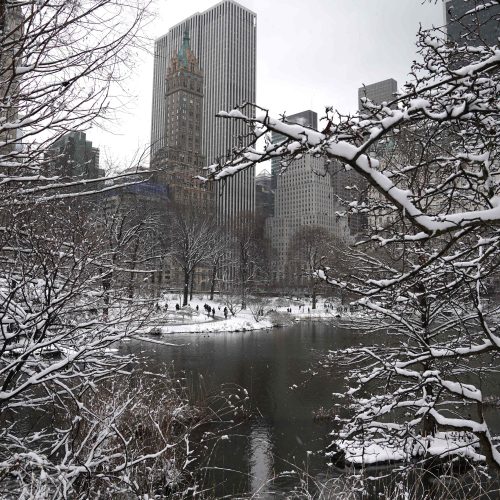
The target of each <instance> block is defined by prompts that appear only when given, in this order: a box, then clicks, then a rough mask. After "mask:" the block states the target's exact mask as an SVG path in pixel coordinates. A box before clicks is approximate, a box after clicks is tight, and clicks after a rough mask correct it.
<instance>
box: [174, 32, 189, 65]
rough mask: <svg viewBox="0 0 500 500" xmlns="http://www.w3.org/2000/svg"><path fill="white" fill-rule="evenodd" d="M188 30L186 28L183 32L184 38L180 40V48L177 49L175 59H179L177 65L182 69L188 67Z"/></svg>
mask: <svg viewBox="0 0 500 500" xmlns="http://www.w3.org/2000/svg"><path fill="white" fill-rule="evenodd" d="M190 41H191V40H190V38H189V30H188V29H187V28H186V29H185V30H184V36H183V38H182V46H181V48H180V49H179V53H178V54H177V57H178V58H179V63H180V64H181V66H182V67H183V68H187V65H188V59H187V51H188V50H189V48H190V47H189V42H190Z"/></svg>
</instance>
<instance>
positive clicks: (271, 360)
mask: <svg viewBox="0 0 500 500" xmlns="http://www.w3.org/2000/svg"><path fill="white" fill-rule="evenodd" d="M161 340H162V341H164V342H172V343H176V344H185V345H183V346H182V347H174V346H164V345H158V344H153V343H149V342H140V341H131V342H128V343H126V344H124V345H123V349H124V350H126V351H128V352H132V353H134V354H139V353H141V354H142V356H143V357H144V358H145V360H146V363H147V364H148V365H149V366H150V368H151V369H152V370H159V369H162V366H163V365H164V364H165V363H167V364H170V363H173V365H174V369H175V371H176V372H177V371H179V372H185V374H186V376H187V379H188V383H190V384H192V385H193V387H196V386H197V384H198V383H199V381H200V376H201V377H202V378H201V379H202V380H203V383H204V385H205V386H207V387H213V388H217V387H219V386H220V385H221V384H227V383H229V384H237V385H239V386H241V387H243V388H245V389H247V390H248V393H249V395H250V400H251V404H252V407H253V408H254V414H255V417H253V418H251V419H249V420H245V421H244V422H243V423H242V424H241V425H240V426H239V427H237V429H236V430H235V431H234V433H232V434H231V435H230V436H229V439H228V440H219V442H218V444H217V445H216V447H215V451H214V454H213V455H212V457H211V459H210V465H211V466H212V467H213V470H212V472H211V473H210V476H209V477H210V481H209V482H210V486H215V485H216V486H215V491H216V495H217V497H218V498H221V497H224V496H226V497H227V498H238V497H239V496H241V495H247V496H250V495H252V494H254V496H253V498H266V499H267V498H284V497H286V492H289V491H291V490H292V489H293V488H299V489H300V488H304V490H305V489H308V490H309V491H314V490H315V487H314V484H317V485H320V486H321V484H324V483H325V482H326V481H327V480H328V479H330V478H332V477H334V476H336V475H337V473H336V472H335V470H333V469H331V468H329V467H328V465H327V460H326V459H325V456H324V454H323V450H324V449H325V448H326V446H327V445H328V444H329V442H330V439H329V436H328V434H329V432H330V431H331V429H332V423H331V422H325V421H319V422H318V421H315V420H314V418H313V412H314V411H315V410H318V408H320V407H324V408H327V409H329V408H332V407H334V408H335V410H334V411H335V413H336V414H338V415H340V416H343V415H344V414H345V413H344V412H345V408H343V406H342V405H341V400H339V399H338V398H336V397H335V396H334V395H333V394H334V393H339V392H343V391H344V390H345V388H346V385H345V380H344V377H345V375H346V373H345V370H346V369H347V368H346V367H333V369H330V375H325V374H324V373H323V374H322V375H321V374H319V375H315V376H311V374H310V372H309V371H310V369H311V368H312V369H313V370H314V369H316V370H317V362H318V360H319V359H320V357H321V356H322V355H323V354H324V353H325V352H326V351H328V350H329V349H338V348H343V347H349V346H353V345H358V344H365V345H366V344H373V343H377V341H378V340H379V339H377V338H374V337H373V335H370V334H367V333H366V332H365V333H363V334H361V333H358V332H357V331H356V330H355V329H354V328H353V329H348V328H341V327H338V326H334V325H331V324H328V323H321V322H302V323H298V324H296V325H294V326H291V327H287V328H282V329H273V330H266V331H256V332H235V333H218V334H174V335H168V336H163V337H161ZM384 341H387V338H385V339H384ZM493 378H494V379H496V380H495V382H497V384H496V385H497V386H499V387H500V384H498V382H499V381H500V380H499V377H498V375H496V376H493ZM490 382H493V380H491V379H490ZM334 405H336V406H334ZM488 413H490V415H487V417H489V418H487V420H489V421H490V423H492V424H494V425H492V427H493V431H494V432H499V431H500V418H499V415H498V408H491V409H490V410H489V411H488ZM293 470H301V471H302V473H301V474H300V475H297V474H291V475H289V476H286V477H282V478H280V479H279V480H277V481H276V480H273V478H275V477H276V476H277V475H278V474H280V473H283V472H284V471H293ZM337 486H338V487H339V488H341V489H342V488H344V486H343V485H342V484H338V485H337ZM296 498H303V496H302V495H300V493H298V495H297V496H296ZM332 498H335V495H334V494H333V496H332Z"/></svg>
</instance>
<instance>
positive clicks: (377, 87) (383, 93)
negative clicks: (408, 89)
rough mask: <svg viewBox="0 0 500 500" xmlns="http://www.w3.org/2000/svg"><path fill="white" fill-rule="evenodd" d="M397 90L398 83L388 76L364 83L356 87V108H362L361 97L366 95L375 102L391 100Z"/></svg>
mask: <svg viewBox="0 0 500 500" xmlns="http://www.w3.org/2000/svg"><path fill="white" fill-rule="evenodd" d="M397 91H398V83H397V82H396V80H394V78H388V79H387V80H382V81H380V82H376V83H371V84H370V85H364V86H363V87H360V88H359V89H358V108H359V110H360V111H361V110H362V109H363V102H362V100H361V98H363V97H366V98H368V99H370V101H373V102H374V103H376V104H381V103H383V102H389V101H392V100H393V99H394V98H395V94H396V92H397Z"/></svg>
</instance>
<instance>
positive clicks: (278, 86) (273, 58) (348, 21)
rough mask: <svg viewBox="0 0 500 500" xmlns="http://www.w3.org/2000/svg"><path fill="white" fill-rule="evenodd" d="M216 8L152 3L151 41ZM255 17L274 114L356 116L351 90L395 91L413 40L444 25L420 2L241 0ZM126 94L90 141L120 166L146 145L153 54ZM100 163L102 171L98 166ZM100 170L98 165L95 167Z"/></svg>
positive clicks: (260, 77) (203, 2)
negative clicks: (388, 83) (382, 83)
mask: <svg viewBox="0 0 500 500" xmlns="http://www.w3.org/2000/svg"><path fill="white" fill-rule="evenodd" d="M216 3H217V1H215V0H156V4H155V6H154V7H155V10H156V19H155V21H154V22H153V23H152V24H151V25H150V26H149V27H148V29H147V35H148V36H149V37H151V39H152V40H153V39H155V38H157V37H159V36H161V35H162V34H164V33H166V32H167V31H168V29H169V27H170V26H173V25H175V24H177V23H178V22H180V21H182V20H183V19H185V18H186V17H189V16H190V15H192V14H194V13H195V12H201V11H204V10H206V9H207V8H209V7H211V6H212V5H215V4H216ZM240 3H241V4H242V5H244V6H246V7H247V8H249V9H251V10H253V11H254V12H255V13H256V14H257V103H258V104H260V105H261V106H264V107H268V108H270V109H271V111H272V112H273V113H275V114H279V113H282V112H286V113H287V114H291V113H296V112H299V111H303V110H305V109H312V110H314V111H316V112H318V113H319V114H320V116H321V113H322V111H323V110H324V108H325V106H334V107H335V108H336V109H339V110H341V111H354V110H355V109H356V106H357V89H358V87H360V86H361V85H362V84H369V83H373V82H376V81H379V80H384V79H386V78H395V79H396V80H397V82H398V85H401V84H402V83H403V82H404V81H405V80H406V76H407V74H408V71H409V68H410V65H411V62H412V60H413V59H414V58H415V56H416V51H415V35H416V32H417V30H418V27H419V24H422V25H423V26H424V27H431V26H432V25H435V26H438V25H439V26H440V25H442V24H443V6H442V2H441V1H437V2H434V1H423V0H302V1H301V0H241V1H240ZM141 59H142V60H141V61H140V62H139V64H137V65H136V68H135V71H134V74H132V75H131V77H130V80H129V81H128V82H127V83H126V85H125V87H126V89H127V90H128V92H129V93H130V94H131V95H132V96H133V100H132V101H131V102H130V103H129V105H128V109H127V112H124V113H122V114H121V115H120V116H118V119H117V122H116V123H114V124H108V128H109V129H111V130H112V131H113V134H111V133H106V132H103V131H101V130H97V129H93V130H91V131H89V132H88V134H87V135H88V138H89V139H91V140H92V141H93V142H94V145H96V146H98V147H100V148H101V158H103V160H104V158H105V157H108V158H111V159H112V160H113V161H114V162H119V163H121V164H122V167H124V166H126V165H127V164H128V163H129V161H130V158H131V157H132V156H133V155H134V152H135V151H136V150H140V149H144V148H145V147H146V146H147V143H148V142H149V136H150V128H151V123H150V120H151V90H152V78H153V56H152V44H151V54H149V55H147V56H146V55H144V56H142V57H141ZM101 163H104V162H103V161H102V162H101ZM101 166H104V165H101Z"/></svg>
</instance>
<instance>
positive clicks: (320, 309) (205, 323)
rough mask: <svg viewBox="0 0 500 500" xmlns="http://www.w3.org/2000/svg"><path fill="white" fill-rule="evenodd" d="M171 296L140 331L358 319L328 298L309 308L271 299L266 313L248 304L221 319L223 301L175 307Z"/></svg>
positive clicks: (253, 328) (158, 332)
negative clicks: (148, 324)
mask: <svg viewBox="0 0 500 500" xmlns="http://www.w3.org/2000/svg"><path fill="white" fill-rule="evenodd" d="M175 298H176V297H170V298H169V297H167V298H166V299H165V300H162V301H159V303H158V309H159V311H158V312H157V314H155V315H154V317H153V321H152V325H151V326H149V327H147V328H145V329H144V330H143V331H142V333H144V334H149V335H171V334H176V333H228V332H235V333H236V332H247V331H256V330H270V329H272V328H281V327H284V326H289V325H292V324H294V323H297V322H301V321H325V322H332V323H333V322H337V321H346V320H347V321H352V320H356V319H360V315H359V313H344V314H342V316H339V314H338V312H337V305H336V304H332V303H331V301H321V303H318V306H317V308H316V309H312V308H311V305H310V304H307V303H304V302H300V303H297V302H294V301H292V300H289V301H287V300H283V299H280V298H271V299H269V301H268V303H266V304H265V309H266V312H265V313H264V314H263V315H257V314H255V309H253V308H252V307H251V306H250V307H249V308H248V309H245V310H241V309H240V310H237V311H235V315H234V316H233V315H232V314H231V313H230V312H228V314H227V318H225V317H224V308H225V307H226V305H225V304H224V303H223V302H219V301H209V300H206V299H204V297H201V298H198V297H197V298H194V299H193V300H192V301H191V302H190V304H189V305H188V306H186V307H179V309H176V302H175ZM283 304H284V305H283ZM205 305H208V306H209V307H210V308H211V311H212V312H211V313H210V315H209V314H207V312H206V309H205ZM252 309H253V312H252ZM203 311H205V312H203Z"/></svg>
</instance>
